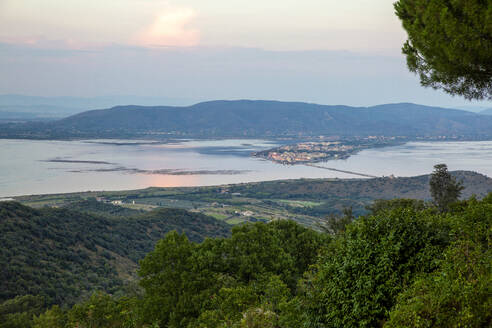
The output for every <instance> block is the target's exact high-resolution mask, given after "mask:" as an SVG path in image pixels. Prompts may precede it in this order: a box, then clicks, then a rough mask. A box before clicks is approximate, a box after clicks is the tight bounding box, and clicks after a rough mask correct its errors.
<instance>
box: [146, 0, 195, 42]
mask: <svg viewBox="0 0 492 328" xmlns="http://www.w3.org/2000/svg"><path fill="white" fill-rule="evenodd" d="M195 17H196V13H195V11H194V10H193V9H191V8H168V9H167V10H165V11H163V12H161V13H159V14H158V15H157V16H156V17H155V19H154V21H153V22H152V24H150V25H149V26H148V27H147V28H145V29H144V30H143V32H141V33H140V34H139V35H138V36H137V43H138V44H140V45H144V46H181V47H183V46H184V47H187V46H195V45H197V44H198V41H199V37H200V33H199V31H198V30H197V29H194V28H192V27H190V26H189V25H190V23H191V22H192V21H193V19H194V18H195Z"/></svg>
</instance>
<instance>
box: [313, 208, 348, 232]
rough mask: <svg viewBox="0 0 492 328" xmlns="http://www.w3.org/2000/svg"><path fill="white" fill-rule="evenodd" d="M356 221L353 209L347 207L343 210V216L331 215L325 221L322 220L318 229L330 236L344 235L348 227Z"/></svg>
mask: <svg viewBox="0 0 492 328" xmlns="http://www.w3.org/2000/svg"><path fill="white" fill-rule="evenodd" d="M354 220H355V216H354V213H353V211H352V207H345V208H344V209H343V214H342V216H338V215H335V214H330V215H329V216H328V217H326V218H325V219H323V220H321V222H320V223H319V225H318V227H319V228H320V229H321V230H322V231H323V232H326V233H329V234H339V233H343V232H344V231H345V229H346V228H347V225H349V224H350V223H352V222H353V221H354Z"/></svg>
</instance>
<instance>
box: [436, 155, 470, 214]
mask: <svg viewBox="0 0 492 328" xmlns="http://www.w3.org/2000/svg"><path fill="white" fill-rule="evenodd" d="M429 186H430V193H431V196H432V199H433V201H434V205H435V206H436V207H437V208H438V210H439V211H440V212H446V211H447V210H449V205H451V204H452V203H454V202H456V201H458V199H459V197H460V195H461V191H462V190H463V189H464V187H463V186H462V185H461V183H460V182H457V181H456V179H455V178H454V177H453V176H452V175H451V174H450V173H449V172H448V167H447V166H446V164H437V165H435V166H434V172H432V175H431V178H430V181H429Z"/></svg>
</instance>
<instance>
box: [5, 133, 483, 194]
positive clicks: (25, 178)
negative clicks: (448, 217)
mask: <svg viewBox="0 0 492 328" xmlns="http://www.w3.org/2000/svg"><path fill="white" fill-rule="evenodd" d="M275 145H276V144H275V143H274V142H270V141H266V140H212V141H203V140H200V141H195V140H183V141H180V142H176V143H167V144H163V143H152V142H149V141H142V142H138V141H135V140H90V141H37V140H5V139H3V140H0V197H9V196H17V195H26V194H43V193H62V192H76V191H88V190H123V189H139V188H145V187H150V186H156V187H157V186H158V187H177V186H206V185H220V184H229V183H241V182H253V181H264V180H277V179H297V178H361V177H360V176H357V175H352V174H347V173H342V172H337V171H331V170H325V169H320V168H313V167H309V166H305V165H296V166H286V165H280V164H275V163H272V162H269V161H266V160H262V159H257V158H252V157H250V156H249V154H250V153H251V152H253V151H257V150H261V149H268V148H271V147H274V146H275ZM436 163H446V164H448V167H449V169H450V170H472V171H477V172H480V173H482V174H485V175H488V176H490V177H492V141H483V142H410V143H407V144H405V145H401V146H394V147H386V148H375V149H368V150H364V151H362V152H360V153H358V154H356V155H354V156H351V157H350V158H348V159H346V160H334V161H329V162H326V163H322V164H320V165H321V166H324V167H328V168H334V169H339V170H346V171H353V172H359V173H363V174H369V175H375V176H389V175H391V174H393V175H395V176H413V175H420V174H427V173H429V172H431V171H432V168H433V166H434V165H435V164H436Z"/></svg>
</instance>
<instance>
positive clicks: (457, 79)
mask: <svg viewBox="0 0 492 328" xmlns="http://www.w3.org/2000/svg"><path fill="white" fill-rule="evenodd" d="M394 6H395V10H396V15H397V16H398V17H399V18H400V20H401V21H402V24H403V28H404V29H405V30H406V31H407V34H408V40H407V41H406V43H405V44H404V46H403V48H402V51H403V53H404V54H405V55H406V57H407V65H408V68H409V69H410V71H412V72H414V73H417V74H418V75H419V76H420V81H421V84H422V85H423V86H426V87H432V88H434V89H443V90H444V91H445V92H447V93H449V94H452V95H462V96H464V97H465V98H466V99H492V2H491V1H487V0H446V1H444V0H399V1H397V2H396V3H395V4H394Z"/></svg>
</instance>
